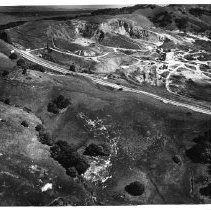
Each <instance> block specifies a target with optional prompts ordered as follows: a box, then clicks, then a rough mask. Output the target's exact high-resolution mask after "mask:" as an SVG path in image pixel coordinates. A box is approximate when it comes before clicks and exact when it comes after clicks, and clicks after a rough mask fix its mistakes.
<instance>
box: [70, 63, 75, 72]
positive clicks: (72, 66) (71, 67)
mask: <svg viewBox="0 0 211 210" xmlns="http://www.w3.org/2000/svg"><path fill="white" fill-rule="evenodd" d="M69 70H70V71H73V72H75V65H74V64H71V65H70V68H69Z"/></svg>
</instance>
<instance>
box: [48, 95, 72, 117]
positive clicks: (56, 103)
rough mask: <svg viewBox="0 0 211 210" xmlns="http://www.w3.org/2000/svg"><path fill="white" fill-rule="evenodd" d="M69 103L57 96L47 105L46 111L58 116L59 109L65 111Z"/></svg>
mask: <svg viewBox="0 0 211 210" xmlns="http://www.w3.org/2000/svg"><path fill="white" fill-rule="evenodd" d="M70 104H71V103H70V101H69V100H68V99H67V98H65V97H64V96H62V95H59V96H58V97H57V98H55V99H54V100H53V101H52V102H50V103H49V104H48V107H47V110H48V112H52V113H54V114H58V113H59V110H60V109H65V108H66V107H67V106H68V105H70Z"/></svg>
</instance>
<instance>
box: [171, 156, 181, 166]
mask: <svg viewBox="0 0 211 210" xmlns="http://www.w3.org/2000/svg"><path fill="white" fill-rule="evenodd" d="M172 160H173V161H174V162H175V163H176V164H181V163H182V160H181V158H180V157H179V156H178V155H175V156H173V157H172Z"/></svg>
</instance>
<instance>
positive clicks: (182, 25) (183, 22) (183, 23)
mask: <svg viewBox="0 0 211 210" xmlns="http://www.w3.org/2000/svg"><path fill="white" fill-rule="evenodd" d="M175 24H176V26H177V28H178V29H179V30H180V31H186V28H187V26H188V19H187V18H177V19H175Z"/></svg>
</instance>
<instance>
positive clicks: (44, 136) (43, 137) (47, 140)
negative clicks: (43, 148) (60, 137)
mask: <svg viewBox="0 0 211 210" xmlns="http://www.w3.org/2000/svg"><path fill="white" fill-rule="evenodd" d="M35 130H36V131H37V132H38V133H39V134H38V137H39V141H40V142H41V143H42V144H46V145H48V146H52V145H53V140H52V138H51V136H50V134H49V133H48V132H47V131H46V130H45V128H44V127H43V125H41V124H38V125H37V126H36V127H35Z"/></svg>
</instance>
